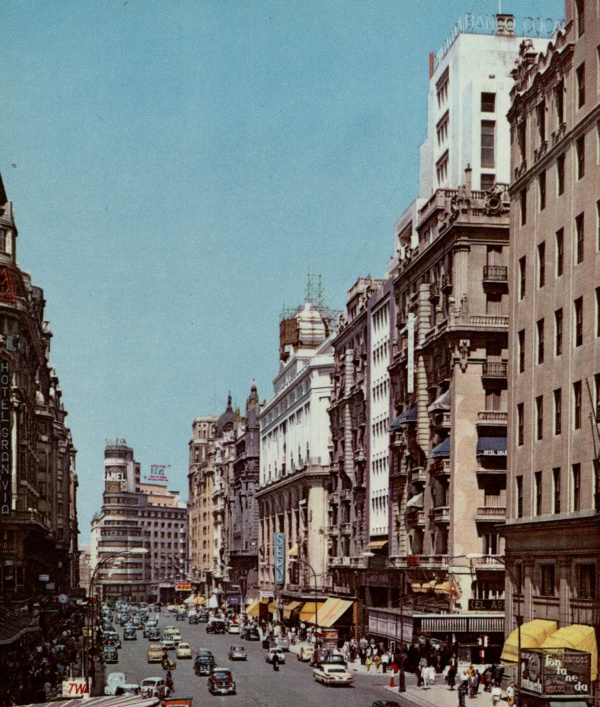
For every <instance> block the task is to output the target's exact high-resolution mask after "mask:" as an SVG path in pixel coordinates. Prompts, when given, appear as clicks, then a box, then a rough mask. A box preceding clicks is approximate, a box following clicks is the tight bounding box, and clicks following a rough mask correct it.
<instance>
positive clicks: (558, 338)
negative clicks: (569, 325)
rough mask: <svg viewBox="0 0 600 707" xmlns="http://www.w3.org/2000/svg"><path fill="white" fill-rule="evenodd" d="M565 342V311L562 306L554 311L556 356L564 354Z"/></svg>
mask: <svg viewBox="0 0 600 707" xmlns="http://www.w3.org/2000/svg"><path fill="white" fill-rule="evenodd" d="M562 342H563V311H562V307H561V308H560V309H557V310H556V312H554V353H555V355H556V356H560V355H561V354H562Z"/></svg>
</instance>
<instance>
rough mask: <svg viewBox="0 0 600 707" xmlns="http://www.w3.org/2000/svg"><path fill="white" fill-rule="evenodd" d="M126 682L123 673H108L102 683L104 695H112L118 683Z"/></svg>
mask: <svg viewBox="0 0 600 707" xmlns="http://www.w3.org/2000/svg"><path fill="white" fill-rule="evenodd" d="M126 682H127V678H126V677H125V673H109V674H108V677H107V678H106V683H105V685H104V694H105V695H114V694H115V690H116V689H117V687H118V686H119V685H124V684H125V683H126Z"/></svg>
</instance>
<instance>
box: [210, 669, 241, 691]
mask: <svg viewBox="0 0 600 707" xmlns="http://www.w3.org/2000/svg"><path fill="white" fill-rule="evenodd" d="M208 690H209V692H210V693H211V694H213V695H214V694H217V695H235V682H234V680H233V676H232V674H231V670H228V669H227V668H217V669H216V670H214V671H213V672H212V673H211V676H210V677H209V679H208Z"/></svg>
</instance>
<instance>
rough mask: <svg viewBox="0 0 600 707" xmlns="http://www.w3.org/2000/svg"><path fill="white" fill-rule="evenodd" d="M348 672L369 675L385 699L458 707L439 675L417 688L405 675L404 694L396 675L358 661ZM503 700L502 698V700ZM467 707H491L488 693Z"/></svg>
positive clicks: (422, 705) (295, 649)
mask: <svg viewBox="0 0 600 707" xmlns="http://www.w3.org/2000/svg"><path fill="white" fill-rule="evenodd" d="M299 648H300V645H299V644H296V645H291V646H290V652H292V653H296V654H297V653H298V651H299ZM348 671H349V672H351V673H360V674H365V675H366V674H370V675H372V676H373V685H374V686H377V687H381V688H383V689H384V690H386V691H387V692H388V693H389V697H388V696H386V697H385V699H389V700H397V699H399V698H400V699H402V698H404V699H406V700H408V701H410V702H411V703H413V704H414V705H417V706H418V707H458V694H457V691H456V689H454V690H451V689H450V688H449V687H448V685H446V683H445V682H444V679H443V677H442V676H441V675H438V676H437V678H436V682H435V683H434V684H433V685H431V686H430V687H427V688H423V687H417V684H416V683H417V679H416V677H415V675H414V674H413V673H406V692H399V690H398V675H397V674H396V675H394V673H392V672H390V671H389V670H388V672H387V673H382V672H381V670H380V671H379V672H376V671H375V668H374V667H373V666H371V670H370V671H368V670H367V666H366V665H361V664H360V661H359V660H356V661H354V663H348ZM392 677H393V678H394V681H393V682H394V686H393V687H392V685H391V678H392ZM503 699H504V698H503ZM466 701H467V704H468V705H469V707H488V706H489V707H491V705H492V696H491V694H490V693H489V692H484V691H483V687H480V688H479V693H478V694H477V696H476V697H474V698H473V699H469V698H468V697H467V700H466Z"/></svg>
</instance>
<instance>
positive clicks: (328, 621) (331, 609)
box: [307, 597, 354, 628]
mask: <svg viewBox="0 0 600 707" xmlns="http://www.w3.org/2000/svg"><path fill="white" fill-rule="evenodd" d="M353 603H354V602H352V601H349V600H348V599H336V598H335V597H329V599H327V601H326V602H325V603H324V604H323V606H320V607H319V609H318V611H316V612H315V614H314V615H313V616H311V617H310V618H309V619H307V623H309V624H315V625H317V626H320V627H321V628H331V626H333V624H334V623H335V622H336V621H339V620H340V619H341V618H342V616H343V615H344V614H345V613H346V611H348V609H349V608H350V607H351V606H352V604H353Z"/></svg>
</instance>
